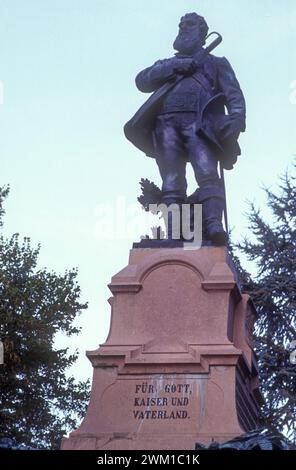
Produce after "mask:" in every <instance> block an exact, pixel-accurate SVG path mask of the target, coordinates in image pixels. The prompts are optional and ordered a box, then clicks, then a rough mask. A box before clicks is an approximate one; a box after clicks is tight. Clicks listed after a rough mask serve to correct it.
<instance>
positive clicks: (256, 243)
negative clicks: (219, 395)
mask: <svg viewBox="0 0 296 470" xmlns="http://www.w3.org/2000/svg"><path fill="white" fill-rule="evenodd" d="M293 170H295V166H294V168H293ZM265 193H266V196H267V205H268V207H269V209H270V212H271V221H270V222H266V221H265V220H264V218H263V217H262V215H261V212H260V210H259V209H257V208H256V207H255V206H254V204H251V205H250V211H249V215H248V218H249V225H250V230H251V233H252V235H253V236H252V241H250V240H248V239H245V240H244V241H243V243H241V244H239V245H237V248H238V249H239V250H240V251H241V252H242V253H244V254H245V255H246V256H247V258H248V259H249V260H250V261H254V262H255V263H256V265H257V277H256V278H255V279H254V280H251V277H250V275H249V274H248V273H246V272H245V271H244V270H243V268H241V266H239V269H240V273H241V275H242V276H241V277H242V285H243V287H244V290H245V292H247V293H249V294H250V295H251V297H252V298H253V300H254V302H255V304H256V307H257V312H258V319H257V323H256V335H255V344H256V352H257V355H258V359H259V367H260V379H261V390H262V392H263V394H264V396H265V400H266V403H265V406H264V408H263V410H262V418H263V420H264V422H265V423H267V424H268V425H269V426H271V427H273V428H277V429H279V430H280V431H283V430H285V431H286V432H288V435H289V437H290V438H291V439H293V440H294V441H296V420H295V416H296V380H295V373H296V366H295V365H293V364H291V362H290V351H289V344H290V343H291V342H292V341H293V340H295V339H296V187H295V177H294V176H293V174H289V173H288V172H287V173H286V174H285V175H284V176H283V177H282V178H280V183H279V188H278V191H276V192H272V191H271V190H269V189H265ZM236 260H237V264H238V265H239V262H238V259H237V258H236Z"/></svg>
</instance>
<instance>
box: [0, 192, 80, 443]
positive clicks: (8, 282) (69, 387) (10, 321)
mask: <svg viewBox="0 0 296 470" xmlns="http://www.w3.org/2000/svg"><path fill="white" fill-rule="evenodd" d="M8 191H9V189H8V188H2V189H1V188H0V227H2V225H3V220H2V218H3V214H4V210H3V205H2V203H3V201H4V199H5V198H6V196H7V194H8ZM39 250H40V247H37V248H32V246H31V243H30V239H28V238H25V239H24V240H23V241H21V240H20V237H19V235H17V234H15V235H13V236H12V237H10V238H5V237H4V236H3V234H2V235H1V236H0V328H1V329H0V339H1V340H2V342H3V344H4V364H3V365H0V394H1V401H0V403H1V405H0V437H6V438H12V439H13V442H14V443H16V444H24V445H27V446H31V447H37V448H51V449H55V448H59V445H60V440H61V438H62V436H64V435H65V434H67V432H68V431H69V429H71V430H72V429H74V428H76V427H77V424H78V423H79V420H80V419H81V418H82V416H83V414H84V412H85V408H86V404H87V401H88V397H89V383H88V382H77V381H75V379H74V377H72V376H68V375H67V371H68V368H69V367H70V366H72V365H73V364H74V363H75V361H76V360H77V356H78V353H77V352H74V353H73V354H69V353H68V349H67V348H65V349H59V350H57V349H55V346H54V340H55V336H56V334H57V333H63V334H64V335H67V336H72V335H76V334H77V333H79V328H77V327H76V326H73V321H74V320H75V318H76V317H77V316H78V315H79V313H80V312H81V311H82V310H83V309H85V308H86V307H87V305H86V304H81V303H80V302H79V297H80V288H79V286H78V285H77V281H76V277H77V271H76V270H70V271H67V272H66V273H65V274H64V275H58V274H56V273H54V272H49V271H48V270H46V269H39V268H38V266H37V262H38V254H39Z"/></svg>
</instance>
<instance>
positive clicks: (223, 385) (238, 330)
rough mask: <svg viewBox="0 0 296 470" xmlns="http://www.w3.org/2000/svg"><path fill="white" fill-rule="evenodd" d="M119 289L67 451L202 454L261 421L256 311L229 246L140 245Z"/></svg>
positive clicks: (115, 287)
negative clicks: (199, 448)
mask: <svg viewBox="0 0 296 470" xmlns="http://www.w3.org/2000/svg"><path fill="white" fill-rule="evenodd" d="M109 287H110V290H111V292H112V294H113V297H111V299H110V300H109V302H110V304H111V307H112V318H111V327H110V333H109V336H108V338H107V341H106V342H105V343H104V344H103V345H101V346H100V348H99V349H98V350H96V351H91V352H88V353H87V356H88V358H89V359H90V361H91V362H92V365H93V368H94V376H93V384H92V394H91V400H90V404H89V407H88V411H87V413H86V416H85V418H84V420H83V422H82V424H81V426H80V428H79V429H78V430H76V431H74V432H72V433H71V435H70V437H69V438H68V439H64V440H63V444H62V448H63V449H97V450H99V449H101V450H113V449H114V450H115V449H120V450H130V449H140V450H169V449H173V450H178V449H182V450H188V449H191V450H193V449H194V448H195V444H196V443H197V442H200V443H205V444H207V443H210V442H211V441H212V440H213V439H214V440H216V441H218V442H223V441H227V440H230V439H232V438H234V437H237V436H239V435H241V434H243V433H244V432H245V431H248V430H250V429H253V428H254V427H256V420H257V414H258V406H259V399H260V394H259V392H258V380H257V377H258V372H257V365H256V359H255V357H254V354H253V352H252V345H251V334H252V329H253V322H254V314H255V311H254V307H253V305H252V303H251V302H250V300H249V298H248V296H246V295H241V292H240V289H239V287H238V284H237V279H236V274H235V270H234V268H233V266H232V262H231V259H230V257H229V255H228V253H227V249H226V248H201V249H199V250H195V251H190V250H184V249H182V248H180V249H179V248H176V249H164V248H162V249H133V250H131V253H130V259H129V264H128V266H127V267H126V268H125V269H123V270H122V271H121V272H119V273H118V274H116V275H115V276H114V277H113V278H112V282H111V284H110V285H109Z"/></svg>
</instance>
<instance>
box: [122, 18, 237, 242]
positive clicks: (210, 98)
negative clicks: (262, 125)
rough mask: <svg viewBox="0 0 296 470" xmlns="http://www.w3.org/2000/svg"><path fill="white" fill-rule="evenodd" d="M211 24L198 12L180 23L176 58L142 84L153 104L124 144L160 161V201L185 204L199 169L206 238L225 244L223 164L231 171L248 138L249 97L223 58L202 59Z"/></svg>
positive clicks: (141, 77) (146, 73)
mask: <svg viewBox="0 0 296 470" xmlns="http://www.w3.org/2000/svg"><path fill="white" fill-rule="evenodd" d="M208 31H209V28H208V25H207V23H206V21H205V19H204V18H203V17H201V16H199V15H197V14H196V13H189V14H186V15H185V16H183V17H182V18H181V22H180V25H179V34H178V36H177V38H176V40H175V42H174V49H175V50H176V51H177V53H176V54H175V56H174V57H171V58H169V59H164V60H159V61H157V62H156V63H155V64H154V65H152V66H151V67H149V68H147V69H145V70H143V71H142V72H140V73H139V74H138V76H137V77H136V85H137V87H138V89H139V90H141V91H142V92H145V93H152V92H153V95H152V96H151V97H150V98H149V100H148V101H147V102H146V103H145V104H144V105H143V106H142V107H141V108H140V110H139V111H138V112H137V113H136V115H135V116H134V117H133V118H132V119H131V120H130V121H129V122H128V123H127V124H126V125H125V129H124V130H125V135H126V137H127V138H128V139H129V140H130V141H131V142H132V143H133V144H134V145H136V146H137V147H138V148H140V149H141V150H142V151H144V152H145V153H146V154H147V155H148V156H150V157H153V158H155V159H156V162H157V164H158V167H159V171H160V175H161V178H162V202H163V203H165V204H168V205H169V204H172V203H177V204H182V203H185V202H186V190H187V182H186V174H185V171H186V163H187V162H188V161H189V162H190V163H191V165H192V167H193V170H194V174H195V178H196V181H197V183H198V186H199V189H198V191H197V193H196V194H198V200H197V201H196V202H198V203H200V204H202V206H203V221H204V224H205V230H206V235H207V238H208V239H209V240H211V241H212V242H213V243H214V244H218V245H221V244H225V243H226V240H227V235H226V233H225V232H224V229H223V225H222V215H223V208H224V206H225V200H224V198H225V191H224V189H223V185H222V182H221V178H220V177H219V173H218V161H220V162H221V165H222V167H223V168H225V169H232V168H233V165H234V163H235V162H236V160H237V156H238V155H240V147H239V145H238V142H237V140H238V137H239V135H240V133H241V132H244V131H245V118H246V107H245V100H244V96H243V93H242V91H241V88H240V85H239V83H238V81H237V79H236V76H235V73H234V71H233V70H232V68H231V65H230V64H229V62H228V61H227V59H226V58H225V57H216V56H214V55H212V54H207V55H203V54H202V52H203V51H204V46H205V42H206V38H207V36H208Z"/></svg>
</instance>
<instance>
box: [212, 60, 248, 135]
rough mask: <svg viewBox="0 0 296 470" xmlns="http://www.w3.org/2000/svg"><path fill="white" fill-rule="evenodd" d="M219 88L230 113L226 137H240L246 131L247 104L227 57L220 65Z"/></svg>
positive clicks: (224, 131)
mask: <svg viewBox="0 0 296 470" xmlns="http://www.w3.org/2000/svg"><path fill="white" fill-rule="evenodd" d="M218 88H219V91H220V92H222V93H224V95H225V97H226V108H227V111H228V116H227V120H226V122H225V126H224V129H222V131H223V133H224V134H225V137H227V136H229V135H233V136H234V137H238V136H239V134H240V133H241V132H244V131H245V130H246V102H245V98H244V95H243V92H242V90H241V87H240V84H239V82H238V80H237V78H236V76H235V73H234V71H233V69H232V67H231V65H230V63H229V62H228V60H227V59H226V58H225V57H222V58H221V59H219V63H218Z"/></svg>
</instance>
